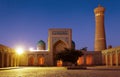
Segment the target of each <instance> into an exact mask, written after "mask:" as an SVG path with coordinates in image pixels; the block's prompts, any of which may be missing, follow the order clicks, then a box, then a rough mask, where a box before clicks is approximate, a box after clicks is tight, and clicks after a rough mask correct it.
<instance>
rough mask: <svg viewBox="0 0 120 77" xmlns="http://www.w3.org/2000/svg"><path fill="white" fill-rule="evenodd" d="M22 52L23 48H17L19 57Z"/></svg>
mask: <svg viewBox="0 0 120 77" xmlns="http://www.w3.org/2000/svg"><path fill="white" fill-rule="evenodd" d="M23 51H24V50H23V48H17V49H16V52H17V54H18V55H21V54H22V53H23Z"/></svg>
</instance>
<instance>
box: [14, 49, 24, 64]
mask: <svg viewBox="0 0 120 77" xmlns="http://www.w3.org/2000/svg"><path fill="white" fill-rule="evenodd" d="M23 52H24V49H23V48H21V47H18V48H17V49H16V53H17V54H16V58H17V61H16V62H17V66H19V64H20V55H21V54H23Z"/></svg>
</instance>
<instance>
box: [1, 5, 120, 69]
mask: <svg viewBox="0 0 120 77" xmlns="http://www.w3.org/2000/svg"><path fill="white" fill-rule="evenodd" d="M104 11H105V8H104V7H102V6H100V5H99V6H98V7H97V8H95V9H94V13H95V24H96V26H95V44H94V47H95V48H94V51H87V50H83V51H82V52H83V54H84V55H83V56H82V57H79V58H78V60H77V64H78V65H88V66H94V65H95V66H96V65H107V66H109V65H110V66H113V65H116V66H118V65H120V47H116V48H112V46H110V47H109V48H106V36H105V28H104ZM64 48H68V49H72V48H75V43H74V41H73V40H72V29H70V28H51V29H49V30H48V47H47V48H46V43H45V42H44V41H43V40H40V41H38V43H37V48H36V50H27V51H25V52H24V53H23V54H22V55H17V54H16V53H15V50H14V49H11V48H9V47H6V46H4V45H1V44H0V67H10V66H57V63H58V61H57V60H56V59H55V56H56V54H57V53H59V52H60V51H62V50H64Z"/></svg>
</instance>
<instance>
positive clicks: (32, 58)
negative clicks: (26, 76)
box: [28, 56, 34, 66]
mask: <svg viewBox="0 0 120 77" xmlns="http://www.w3.org/2000/svg"><path fill="white" fill-rule="evenodd" d="M28 65H29V66H33V65H34V56H30V57H29V59H28Z"/></svg>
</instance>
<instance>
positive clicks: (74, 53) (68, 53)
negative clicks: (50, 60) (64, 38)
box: [56, 48, 83, 63]
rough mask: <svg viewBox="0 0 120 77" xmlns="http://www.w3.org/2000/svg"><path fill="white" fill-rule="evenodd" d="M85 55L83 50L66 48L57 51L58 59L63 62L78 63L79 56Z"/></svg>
mask: <svg viewBox="0 0 120 77" xmlns="http://www.w3.org/2000/svg"><path fill="white" fill-rule="evenodd" d="M82 55H83V53H82V51H81V50H75V49H68V48H65V49H64V50H63V51H61V52H59V53H57V55H56V59H57V60H62V61H63V62H71V63H76V62H77V60H78V58H79V57H81V56H82Z"/></svg>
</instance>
